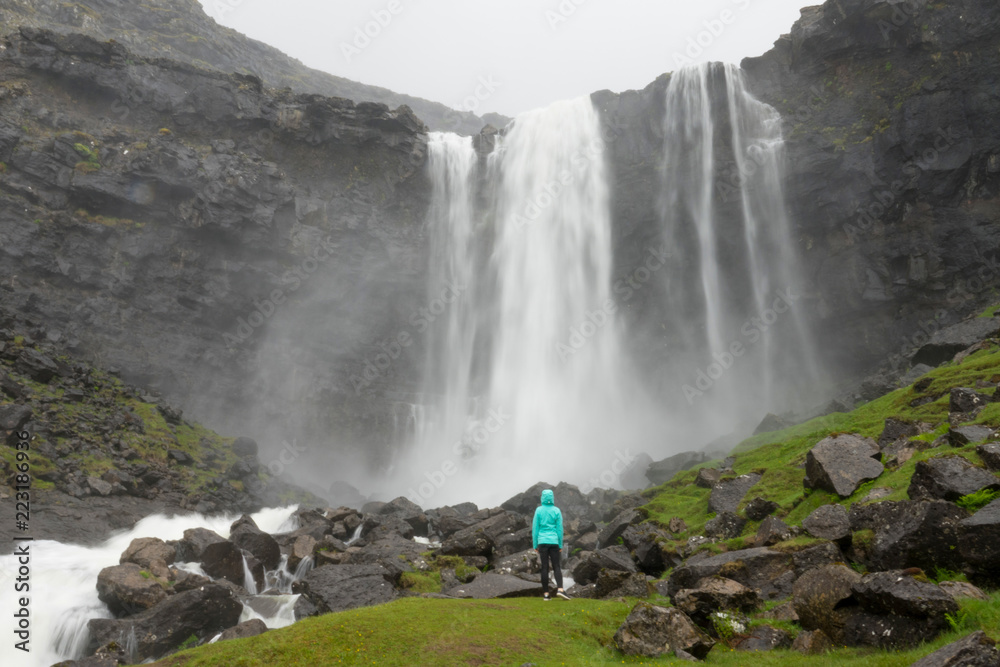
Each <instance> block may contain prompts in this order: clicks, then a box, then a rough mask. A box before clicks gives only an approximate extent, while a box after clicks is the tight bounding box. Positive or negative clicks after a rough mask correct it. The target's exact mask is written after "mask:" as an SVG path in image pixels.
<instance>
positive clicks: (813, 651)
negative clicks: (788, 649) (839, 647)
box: [792, 630, 833, 655]
mask: <svg viewBox="0 0 1000 667" xmlns="http://www.w3.org/2000/svg"><path fill="white" fill-rule="evenodd" d="M832 648H833V642H831V641H830V638H829V637H827V636H826V633H825V632H823V631H822V630H803V631H802V632H800V633H799V634H798V636H796V637H795V641H793V642H792V650H793V651H798V652H799V653H802V654H804V655H820V654H822V653H826V652H827V651H829V650H831V649H832Z"/></svg>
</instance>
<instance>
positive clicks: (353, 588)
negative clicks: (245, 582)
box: [292, 564, 399, 614]
mask: <svg viewBox="0 0 1000 667" xmlns="http://www.w3.org/2000/svg"><path fill="white" fill-rule="evenodd" d="M292 592H293V593H299V594H301V595H303V596H305V597H306V598H308V599H309V601H310V602H311V603H312V604H313V605H315V607H316V609H317V610H318V613H321V614H325V613H327V612H331V611H344V610H345V609H354V608H355V607H370V606H373V605H377V604H383V603H385V602H391V601H393V600H395V599H396V598H397V597H399V594H398V593H397V592H396V589H395V588H394V587H393V585H392V575H391V573H390V572H389V571H388V570H386V569H385V568H384V567H382V566H381V565H377V564H368V565H324V566H322V567H317V568H315V569H313V570H310V571H309V573H308V574H306V576H305V577H304V578H302V579H300V580H299V581H296V582H295V583H293V584H292Z"/></svg>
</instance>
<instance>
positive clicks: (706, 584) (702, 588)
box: [670, 576, 762, 627]
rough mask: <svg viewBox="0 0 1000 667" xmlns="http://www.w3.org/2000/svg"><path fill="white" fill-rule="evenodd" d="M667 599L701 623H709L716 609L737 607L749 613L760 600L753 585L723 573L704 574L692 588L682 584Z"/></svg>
mask: <svg viewBox="0 0 1000 667" xmlns="http://www.w3.org/2000/svg"><path fill="white" fill-rule="evenodd" d="M670 601H671V602H673V604H674V606H675V607H677V608H678V609H680V610H681V611H683V612H684V613H685V614H687V615H688V616H689V617H690V618H691V620H692V621H694V622H695V623H697V624H698V625H700V626H702V627H708V626H710V625H711V619H710V617H711V615H712V614H714V613H715V612H718V611H738V612H741V613H744V614H749V613H751V612H754V611H756V610H757V609H758V608H759V607H760V606H761V604H762V602H761V599H760V596H759V595H757V592H756V591H755V590H753V589H752V588H748V587H747V586H744V585H743V584H741V583H739V582H738V581H733V580H732V579H727V578H725V577H720V576H713V577H706V578H704V579H702V580H701V581H699V582H698V583H697V585H696V586H694V587H693V588H684V589H681V590H679V591H677V593H675V594H674V595H673V596H671V598H670Z"/></svg>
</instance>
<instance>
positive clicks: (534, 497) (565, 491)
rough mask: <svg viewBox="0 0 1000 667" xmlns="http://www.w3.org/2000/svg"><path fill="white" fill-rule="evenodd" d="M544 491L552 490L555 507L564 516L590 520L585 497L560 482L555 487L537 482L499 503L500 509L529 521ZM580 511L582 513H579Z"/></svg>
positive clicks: (588, 502)
mask: <svg viewBox="0 0 1000 667" xmlns="http://www.w3.org/2000/svg"><path fill="white" fill-rule="evenodd" d="M545 489H552V493H553V494H554V495H555V498H556V507H558V508H560V509H561V510H562V512H563V515H564V516H566V517H570V516H575V517H579V518H584V517H586V518H592V517H591V516H590V507H591V505H590V501H588V500H587V497H586V496H585V495H584V494H583V493H582V492H581V491H580V489H579V488H578V487H576V486H574V485H573V484H567V483H566V482H560V483H559V484H556V485H552V484H546V483H545V482H538V483H537V484H534V485H533V486H532V487H531V488H530V489H528V490H527V491H524V492H522V493H519V494H517V495H516V496H514V497H512V498H509V499H508V500H506V501H505V502H503V503H501V505H500V507H501V508H502V509H505V510H507V511H510V512H517V513H518V514H522V515H524V516H525V517H528V518H529V519H530V518H531V517H533V516H534V514H535V508H537V507H538V506H539V505H540V504H541V497H542V491H544V490H545ZM570 508H575V509H574V511H570ZM581 509H582V510H583V511H580V510H581Z"/></svg>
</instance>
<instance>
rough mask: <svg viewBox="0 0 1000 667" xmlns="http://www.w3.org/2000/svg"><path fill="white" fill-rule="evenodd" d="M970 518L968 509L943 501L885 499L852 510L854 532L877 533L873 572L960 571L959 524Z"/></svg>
mask: <svg viewBox="0 0 1000 667" xmlns="http://www.w3.org/2000/svg"><path fill="white" fill-rule="evenodd" d="M968 516H969V513H968V512H966V511H965V510H963V509H961V508H960V507H958V506H956V505H954V504H952V503H949V502H946V501H943V500H935V501H914V500H904V501H891V500H885V501H882V502H879V503H873V504H871V505H853V506H852V507H851V509H850V510H849V511H848V517H849V518H850V520H851V529H852V530H853V531H855V532H856V531H859V530H871V531H873V532H874V533H875V535H874V537H873V539H872V541H871V544H870V545H868V549H867V559H868V566H869V568H870V569H872V570H897V569H905V568H908V567H919V568H921V569H922V570H924V571H927V572H933V571H934V570H935V569H936V568H941V569H949V570H960V569H961V568H962V556H960V554H959V549H958V535H959V522H960V521H962V520H963V519H966V518H967V517H968Z"/></svg>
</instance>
